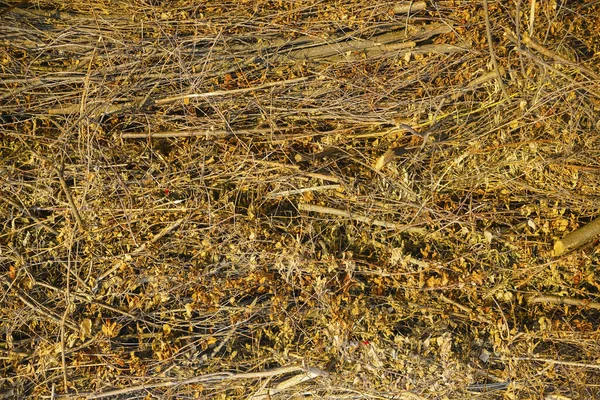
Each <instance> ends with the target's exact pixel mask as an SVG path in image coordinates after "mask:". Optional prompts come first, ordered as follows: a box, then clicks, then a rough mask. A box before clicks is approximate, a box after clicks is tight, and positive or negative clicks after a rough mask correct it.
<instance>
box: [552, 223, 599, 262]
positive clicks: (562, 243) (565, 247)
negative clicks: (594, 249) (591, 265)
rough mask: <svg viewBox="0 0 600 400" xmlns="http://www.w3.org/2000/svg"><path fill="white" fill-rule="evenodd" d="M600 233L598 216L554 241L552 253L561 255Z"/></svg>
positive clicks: (589, 240)
mask: <svg viewBox="0 0 600 400" xmlns="http://www.w3.org/2000/svg"><path fill="white" fill-rule="evenodd" d="M598 235H600V218H596V219H595V220H593V221H592V222H590V223H588V224H587V225H584V226H583V227H581V228H579V229H577V230H576V231H573V232H571V233H569V234H568V235H567V236H565V237H564V238H562V239H561V240H558V241H557V242H556V243H554V255H555V256H561V255H563V254H565V253H567V252H569V251H571V250H575V249H577V248H579V247H581V246H583V245H585V244H586V243H589V242H591V241H592V240H594V238H596V237H597V236H598Z"/></svg>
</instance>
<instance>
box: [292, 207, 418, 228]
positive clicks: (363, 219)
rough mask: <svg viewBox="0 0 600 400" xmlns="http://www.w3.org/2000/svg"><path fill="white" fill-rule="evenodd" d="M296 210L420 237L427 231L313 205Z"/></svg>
mask: <svg viewBox="0 0 600 400" xmlns="http://www.w3.org/2000/svg"><path fill="white" fill-rule="evenodd" d="M298 210H300V211H308V212H316V213H321V214H329V215H336V216H339V217H344V218H349V219H351V220H354V221H358V222H365V223H367V224H371V225H376V226H381V227H384V228H389V229H394V230H398V231H400V232H410V233H418V234H420V235H425V234H427V230H426V229H424V228H416V227H415V226H411V225H401V224H395V223H393V222H387V221H382V220H379V219H374V218H369V217H365V216H363V215H354V214H352V213H350V212H349V211H344V210H339V209H337V208H331V207H323V206H317V205H314V204H306V203H300V204H298Z"/></svg>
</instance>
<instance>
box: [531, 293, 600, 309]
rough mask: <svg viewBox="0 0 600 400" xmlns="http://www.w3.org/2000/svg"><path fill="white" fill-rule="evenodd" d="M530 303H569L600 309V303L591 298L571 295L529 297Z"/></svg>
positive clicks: (570, 304) (569, 304)
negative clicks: (581, 298)
mask: <svg viewBox="0 0 600 400" xmlns="http://www.w3.org/2000/svg"><path fill="white" fill-rule="evenodd" d="M529 303H530V304H536V303H547V304H558V305H568V306H577V307H585V308H592V309H594V310H600V303H596V302H593V301H589V300H579V299H573V298H570V297H561V296H535V297H532V298H530V299H529Z"/></svg>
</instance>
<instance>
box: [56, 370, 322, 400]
mask: <svg viewBox="0 0 600 400" xmlns="http://www.w3.org/2000/svg"><path fill="white" fill-rule="evenodd" d="M298 371H304V373H306V374H311V375H316V376H326V375H327V373H326V372H324V371H321V370H317V369H316V368H308V369H305V368H303V367H301V366H292V367H281V368H275V369H272V370H269V371H263V372H247V373H241V374H234V373H231V372H222V373H215V374H207V375H200V376H195V377H193V378H190V379H186V380H182V381H168V382H158V383H150V384H144V385H139V386H132V387H128V388H123V389H117V390H112V391H109V392H103V393H98V394H90V395H88V396H87V398H88V399H90V400H92V399H102V398H105V397H110V396H122V395H126V394H129V393H133V392H137V391H140V390H149V389H157V388H165V387H172V386H182V385H191V384H194V383H202V382H220V381H233V380H243V379H260V378H270V377H273V376H278V375H284V374H289V373H292V372H298ZM65 397H69V398H71V397H72V396H61V398H65Z"/></svg>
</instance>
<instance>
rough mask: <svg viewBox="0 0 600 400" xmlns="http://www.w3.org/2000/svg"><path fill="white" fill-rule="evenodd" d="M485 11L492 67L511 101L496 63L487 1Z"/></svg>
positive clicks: (485, 1) (505, 94) (503, 91)
mask: <svg viewBox="0 0 600 400" xmlns="http://www.w3.org/2000/svg"><path fill="white" fill-rule="evenodd" d="M483 11H484V13H485V33H486V35H487V40H488V46H489V48H490V58H491V59H492V65H493V66H494V71H496V75H498V84H499V85H500V89H501V90H502V94H503V95H504V97H506V100H510V96H509V95H508V92H507V91H506V88H505V87H504V82H502V74H501V73H500V68H499V67H498V61H496V52H495V51H494V41H493V40H492V27H491V24H490V13H489V10H488V3H487V0H483Z"/></svg>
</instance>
